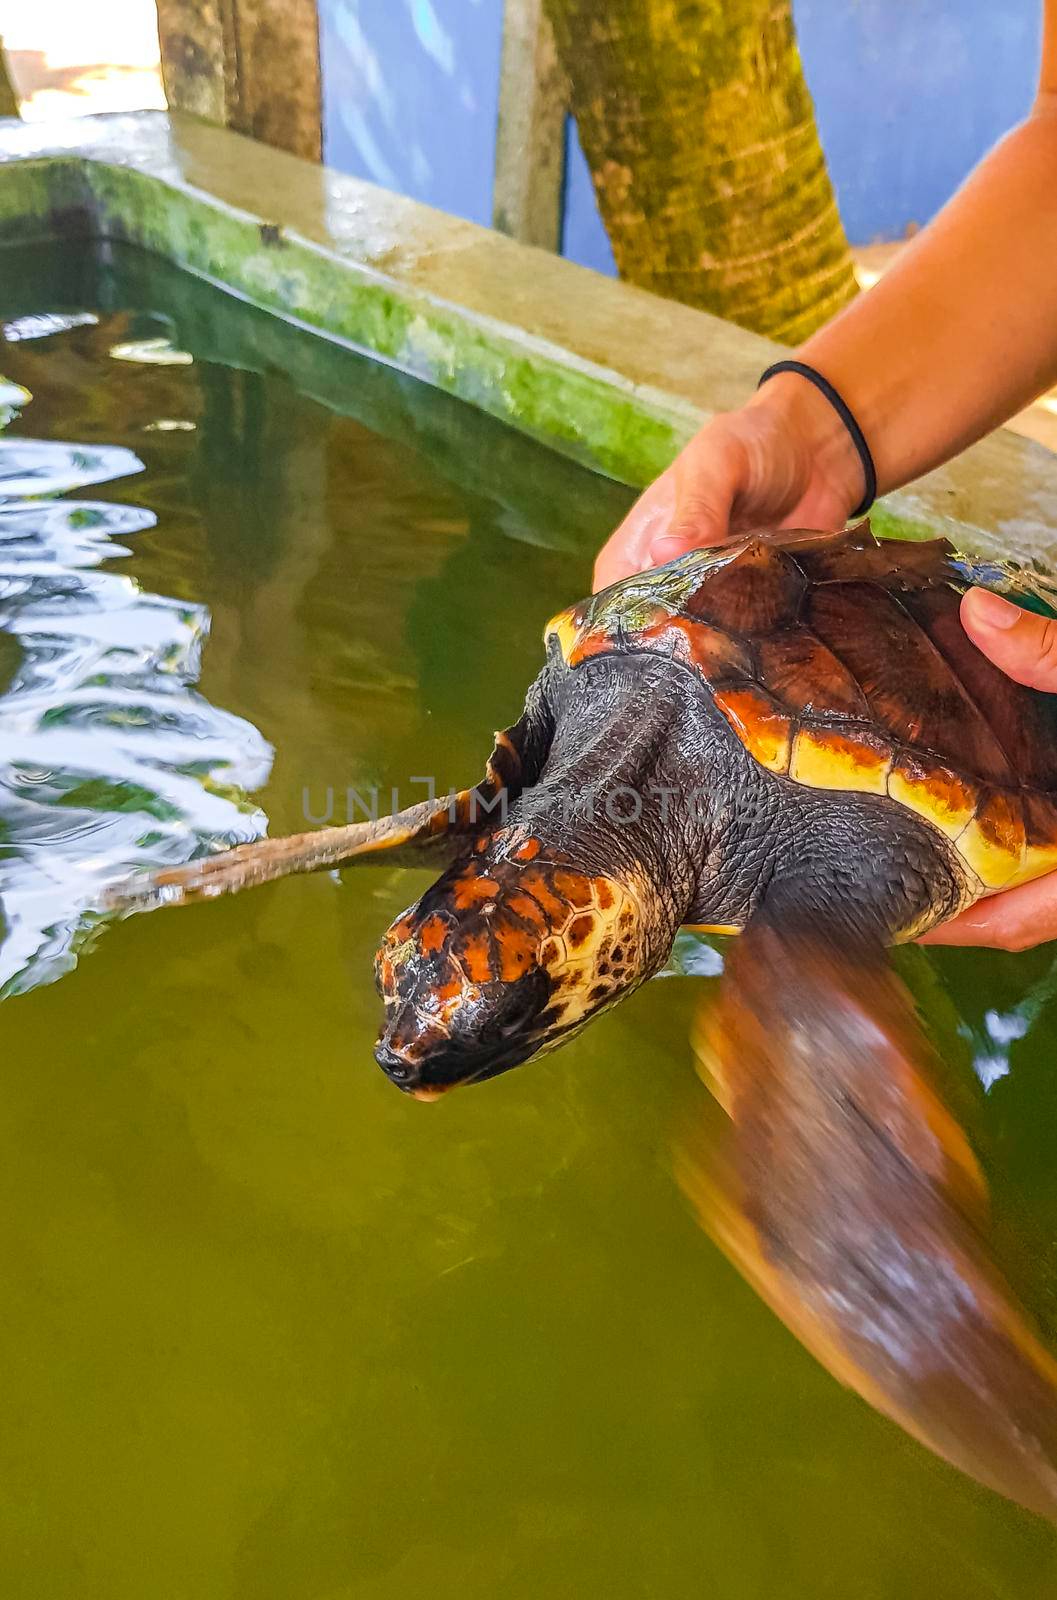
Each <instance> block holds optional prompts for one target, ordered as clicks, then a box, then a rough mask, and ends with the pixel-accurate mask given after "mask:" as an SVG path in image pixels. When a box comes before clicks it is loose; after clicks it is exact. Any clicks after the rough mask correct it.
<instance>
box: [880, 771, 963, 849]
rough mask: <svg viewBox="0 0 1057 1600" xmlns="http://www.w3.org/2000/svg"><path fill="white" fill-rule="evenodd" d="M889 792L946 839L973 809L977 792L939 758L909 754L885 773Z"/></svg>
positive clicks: (960, 827) (953, 836)
mask: <svg viewBox="0 0 1057 1600" xmlns="http://www.w3.org/2000/svg"><path fill="white" fill-rule="evenodd" d="M888 793H889V795H890V796H891V798H892V799H893V800H898V801H899V803H900V804H901V805H904V806H907V807H909V809H910V810H911V811H916V812H917V814H918V816H919V817H923V818H924V820H925V821H926V822H931V823H932V825H933V827H935V828H938V829H939V830H940V832H941V833H944V834H946V835H947V837H948V839H957V837H958V835H959V834H960V833H961V832H962V831H963V830H964V829H965V828H966V826H967V825H968V824H969V823H970V822H971V821H972V819H973V813H974V812H975V810H976V796H975V794H974V793H973V791H972V789H971V788H970V786H969V784H968V783H966V781H965V779H964V778H960V777H959V776H958V774H957V773H956V772H952V771H951V769H950V768H949V767H944V766H941V765H940V764H939V763H938V762H935V763H931V762H925V761H924V760H921V759H919V758H918V757H917V756H915V755H910V754H904V755H901V756H899V757H898V758H897V760H896V761H895V762H894V764H893V766H892V770H891V772H890V773H889V774H888Z"/></svg>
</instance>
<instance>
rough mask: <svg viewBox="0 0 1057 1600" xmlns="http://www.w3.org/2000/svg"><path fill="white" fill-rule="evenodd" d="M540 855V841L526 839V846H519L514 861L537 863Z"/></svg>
mask: <svg viewBox="0 0 1057 1600" xmlns="http://www.w3.org/2000/svg"><path fill="white" fill-rule="evenodd" d="M539 853H540V842H539V840H538V839H526V840H525V842H524V844H519V845H518V847H517V849H516V850H515V851H514V853H513V854H514V860H515V861H535V859H536V857H537V856H538V855H539Z"/></svg>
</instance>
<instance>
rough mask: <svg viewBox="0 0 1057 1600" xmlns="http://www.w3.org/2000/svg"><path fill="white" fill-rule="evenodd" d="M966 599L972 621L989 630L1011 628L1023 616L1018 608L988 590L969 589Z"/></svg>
mask: <svg viewBox="0 0 1057 1600" xmlns="http://www.w3.org/2000/svg"><path fill="white" fill-rule="evenodd" d="M967 598H968V602H969V606H970V607H971V610H972V615H973V618H974V620H975V621H976V622H983V623H985V624H986V625H987V627H989V628H1012V627H1014V626H1015V624H1016V623H1018V622H1019V621H1020V619H1021V617H1022V616H1023V615H1024V613H1023V611H1022V610H1021V608H1020V606H1015V605H1013V604H1012V603H1011V602H1010V601H1009V600H1003V598H1002V596H1001V595H1000V594H993V593H992V592H991V590H990V589H970V590H969V594H968V597H967Z"/></svg>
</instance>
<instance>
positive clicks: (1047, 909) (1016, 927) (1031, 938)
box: [918, 873, 1057, 950]
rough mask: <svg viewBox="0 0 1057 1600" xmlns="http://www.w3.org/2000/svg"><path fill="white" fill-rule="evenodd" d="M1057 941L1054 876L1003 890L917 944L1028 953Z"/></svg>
mask: <svg viewBox="0 0 1057 1600" xmlns="http://www.w3.org/2000/svg"><path fill="white" fill-rule="evenodd" d="M1047 939H1057V873H1051V874H1049V875H1048V876H1047V877H1045V878H1036V879H1035V881H1034V882H1033V883H1022V884H1020V885H1019V887H1018V888H1016V889H1006V890H1005V891H1004V892H1003V893H1002V894H996V895H994V896H993V897H992V898H989V899H986V900H978V901H977V902H976V904H975V905H973V906H970V907H969V908H968V910H966V911H963V912H961V913H960V915H959V916H957V917H953V918H952V919H951V921H950V922H944V923H941V925H940V926H939V927H938V928H933V929H932V930H931V932H930V933H925V934H922V936H921V938H920V939H919V940H918V943H919V944H948V945H976V946H982V947H984V948H985V949H988V950H1031V949H1033V948H1034V946H1035V945H1037V944H1044V943H1045V942H1046V940H1047Z"/></svg>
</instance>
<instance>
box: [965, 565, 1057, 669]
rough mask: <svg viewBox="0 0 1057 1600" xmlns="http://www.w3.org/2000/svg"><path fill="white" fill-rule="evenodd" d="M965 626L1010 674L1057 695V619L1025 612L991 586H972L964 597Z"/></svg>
mask: <svg viewBox="0 0 1057 1600" xmlns="http://www.w3.org/2000/svg"><path fill="white" fill-rule="evenodd" d="M962 625H963V627H964V628H965V631H966V633H967V634H968V635H969V637H970V639H971V640H972V641H973V643H974V644H975V645H976V646H977V648H978V649H979V650H982V651H983V653H984V655H985V656H987V658H988V660H989V661H993V662H994V664H995V666H996V667H999V668H1000V669H1001V670H1002V671H1003V672H1004V673H1005V674H1006V676H1007V677H1009V678H1013V679H1014V680H1015V681H1016V682H1017V683H1023V684H1026V685H1027V687H1028V688H1029V689H1044V690H1046V691H1048V692H1049V693H1050V694H1057V621H1054V620H1053V619H1052V618H1050V617H1039V616H1036V615H1035V613H1034V612H1033V611H1025V610H1024V609H1023V608H1022V607H1021V606H1016V605H1013V604H1012V603H1011V602H1010V601H1009V600H1005V599H1003V598H1002V596H1001V595H999V594H992V592H991V591H990V590H989V589H970V590H969V592H968V594H966V595H965V596H964V598H963V599H962Z"/></svg>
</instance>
